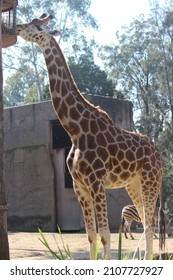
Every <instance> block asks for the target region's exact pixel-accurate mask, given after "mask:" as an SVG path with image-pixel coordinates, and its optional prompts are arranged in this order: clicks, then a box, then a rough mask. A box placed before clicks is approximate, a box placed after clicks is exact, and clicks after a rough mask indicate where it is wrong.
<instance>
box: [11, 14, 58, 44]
mask: <svg viewBox="0 0 173 280" xmlns="http://www.w3.org/2000/svg"><path fill="white" fill-rule="evenodd" d="M52 18H53V17H52V16H51V15H49V16H47V15H46V14H43V15H42V16H41V17H40V18H38V19H37V18H35V19H33V20H32V21H31V22H30V23H26V24H18V25H17V26H16V34H17V35H19V36H21V37H22V38H23V39H25V40H26V41H30V42H35V43H37V44H39V45H42V44H44V43H45V42H46V40H47V39H48V38H49V36H50V34H51V35H55V34H56V35H57V31H50V29H49V28H48V26H47V24H48V22H49V20H50V19H52Z"/></svg>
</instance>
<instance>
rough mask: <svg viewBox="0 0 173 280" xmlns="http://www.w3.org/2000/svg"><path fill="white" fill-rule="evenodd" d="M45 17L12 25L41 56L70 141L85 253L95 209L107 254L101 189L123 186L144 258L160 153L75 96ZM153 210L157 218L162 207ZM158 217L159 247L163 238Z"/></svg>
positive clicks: (92, 237)
mask: <svg viewBox="0 0 173 280" xmlns="http://www.w3.org/2000/svg"><path fill="white" fill-rule="evenodd" d="M50 19H51V16H46V15H45V14H44V15H43V16H41V17H40V18H38V19H34V20H33V21H31V22H30V23H28V24H21V25H17V35H20V36H21V37H23V39H25V40H26V41H30V42H35V43H37V44H38V45H39V46H40V48H41V49H42V52H43V55H44V58H45V62H46V65H47V69H48V74H49V83H50V91H51V97H52V103H53V107H54V110H55V112H56V114H57V117H58V118H59V120H60V122H61V124H62V126H63V127H64V128H65V130H66V131H67V133H68V134H69V136H70V138H71V142H72V147H71V150H70V153H69V155H68V158H67V164H68V167H69V170H70V172H71V175H72V178H73V185H74V191H75V193H76V196H77V198H78V200H79V203H80V205H81V208H82V211H83V215H84V220H85V227H86V231H87V234H88V240H89V243H90V257H91V259H94V258H95V256H96V254H95V252H96V246H97V245H96V242H97V234H96V221H95V213H96V217H97V222H98V231H99V234H100V237H101V241H102V244H103V247H104V255H105V257H106V258H108V259H110V258H111V255H110V231H109V226H108V217H107V203H106V195H105V188H120V187H125V188H126V190H127V192H128V194H129V196H130V197H131V199H132V201H133V203H134V205H135V206H136V208H137V211H138V213H139V215H140V218H141V221H142V223H143V226H144V231H145V238H146V248H145V258H146V259H150V257H151V256H152V254H153V214H154V209H155V206H156V201H157V198H158V196H159V197H160V205H161V202H162V201H161V198H162V194H161V190H162V158H161V155H160V153H159V151H158V149H157V148H156V146H155V145H154V143H153V142H152V141H151V140H150V139H149V138H148V137H147V136H144V135H141V134H138V133H133V132H129V131H127V130H124V129H121V128H120V127H118V126H117V125H116V124H114V123H113V121H112V120H111V118H110V117H109V116H108V114H107V113H106V112H105V111H103V110H101V109H100V108H99V107H95V106H94V105H92V104H91V103H89V102H88V101H87V100H86V99H85V98H84V97H83V96H82V95H81V93H80V92H79V89H78V87H77V85H76V84H75V82H74V79H73V77H72V75H71V72H70V69H69V67H68V65H67V63H66V60H65V58H64V55H63V53H62V51H61V49H60V47H59V44H58V43H57V41H56V40H55V39H54V37H53V36H52V33H53V32H50V31H49V29H48V28H47V23H48V21H49V20H50ZM159 213H160V217H161V214H162V209H160V212H159ZM115 218H116V217H115ZM162 221H163V220H162V219H161V220H160V245H161V247H163V245H164V240H165V235H164V224H163V223H162Z"/></svg>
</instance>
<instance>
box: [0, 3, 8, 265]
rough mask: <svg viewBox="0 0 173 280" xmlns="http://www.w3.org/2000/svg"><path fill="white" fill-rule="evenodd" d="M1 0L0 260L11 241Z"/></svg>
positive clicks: (5, 253)
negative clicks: (8, 209) (6, 160)
mask: <svg viewBox="0 0 173 280" xmlns="http://www.w3.org/2000/svg"><path fill="white" fill-rule="evenodd" d="M1 11H2V0H0V260H9V258H10V256H9V243H8V234H7V202H6V198H5V185H4V116H3V74H2V45H1V42H2V36H1Z"/></svg>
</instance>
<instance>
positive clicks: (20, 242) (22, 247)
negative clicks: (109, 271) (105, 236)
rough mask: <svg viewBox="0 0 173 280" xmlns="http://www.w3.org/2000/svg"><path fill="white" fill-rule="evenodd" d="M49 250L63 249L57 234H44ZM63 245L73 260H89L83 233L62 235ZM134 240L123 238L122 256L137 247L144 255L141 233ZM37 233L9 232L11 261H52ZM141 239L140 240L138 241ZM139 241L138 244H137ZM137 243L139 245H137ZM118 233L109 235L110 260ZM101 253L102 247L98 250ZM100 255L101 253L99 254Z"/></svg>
mask: <svg viewBox="0 0 173 280" xmlns="http://www.w3.org/2000/svg"><path fill="white" fill-rule="evenodd" d="M44 236H45V238H46V239H47V241H48V243H49V245H50V247H51V249H53V250H54V251H56V252H57V251H58V250H57V245H58V246H59V247H60V248H63V246H62V242H61V238H60V235H59V234H58V233H44ZM62 236H63V241H64V244H65V245H67V244H68V246H69V248H70V252H71V255H72V257H73V259H75V260H88V259H89V243H88V241H87V236H86V234H85V233H62ZM134 237H135V240H130V239H128V240H126V239H125V238H124V237H123V242H122V249H123V255H124V256H125V255H127V254H128V253H129V252H131V253H134V252H135V251H136V248H137V246H139V248H140V252H141V255H143V253H144V244H145V240H144V237H143V236H142V233H139V232H137V231H136V232H135V233H134ZM39 238H40V235H39V233H30V232H29V233H28V232H9V246H10V259H11V260H46V259H52V257H51V256H50V254H49V253H48V250H47V249H46V248H45V246H44V245H43V244H42V243H41V241H40V240H39ZM140 238H141V240H140ZM139 240H140V242H139ZM138 243H139V244H138ZM117 250H118V233H111V252H112V259H117ZM100 251H102V247H101V248H100ZM165 251H166V252H173V237H172V238H167V239H166V250H165ZM154 253H159V241H158V239H154ZM100 254H101V252H100Z"/></svg>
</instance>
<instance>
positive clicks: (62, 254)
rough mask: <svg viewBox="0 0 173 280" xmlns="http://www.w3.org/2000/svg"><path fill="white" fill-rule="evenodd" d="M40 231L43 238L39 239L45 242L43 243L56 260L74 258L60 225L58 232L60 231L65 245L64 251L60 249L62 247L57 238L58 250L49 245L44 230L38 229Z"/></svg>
mask: <svg viewBox="0 0 173 280" xmlns="http://www.w3.org/2000/svg"><path fill="white" fill-rule="evenodd" d="M38 232H39V234H40V236H41V238H39V240H40V241H41V242H42V243H43V245H44V246H45V247H46V249H47V250H48V252H49V253H50V254H51V255H52V257H53V258H54V259H55V260H72V256H71V253H70V249H69V247H68V245H65V244H64V241H63V237H62V234H61V230H60V228H59V227H58V233H59V235H60V238H61V243H62V246H63V251H62V250H61V249H60V247H59V245H58V244H57V242H56V239H55V238H54V240H55V242H56V244H57V252H55V251H54V250H52V249H51V247H50V246H49V243H48V242H47V240H46V238H45V236H44V234H43V232H42V231H41V229H38Z"/></svg>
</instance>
